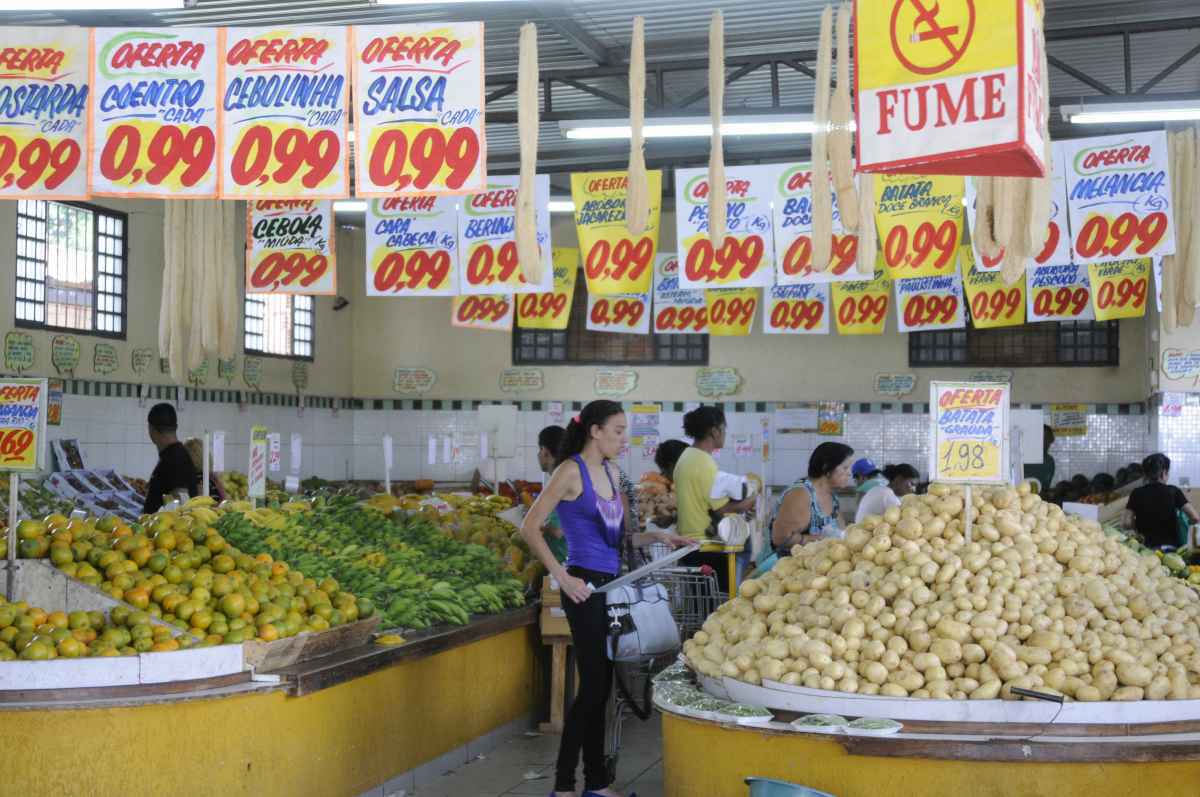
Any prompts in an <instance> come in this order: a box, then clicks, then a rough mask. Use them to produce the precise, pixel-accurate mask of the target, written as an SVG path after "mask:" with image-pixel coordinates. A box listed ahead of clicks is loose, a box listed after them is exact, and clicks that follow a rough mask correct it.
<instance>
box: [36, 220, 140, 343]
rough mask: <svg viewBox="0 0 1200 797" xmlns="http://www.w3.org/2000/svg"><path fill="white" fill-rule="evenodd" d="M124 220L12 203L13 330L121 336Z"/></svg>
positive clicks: (122, 334)
mask: <svg viewBox="0 0 1200 797" xmlns="http://www.w3.org/2000/svg"><path fill="white" fill-rule="evenodd" d="M127 232H128V217H127V216H126V215H125V214H124V213H121V212H119V211H115V210H108V209H106V208H100V207H95V206H92V205H85V204H82V203H75V202H47V201H43V200H26V199H22V200H19V201H18V202H17V236H16V238H17V285H16V308H15V309H16V323H17V325H18V326H23V327H38V328H44V329H61V330H69V331H72V332H83V333H85V334H88V335H99V336H103V337H114V338H124V337H125V313H126V294H127V287H128V285H127V282H126V279H127V277H126V257H127V252H128V246H127Z"/></svg>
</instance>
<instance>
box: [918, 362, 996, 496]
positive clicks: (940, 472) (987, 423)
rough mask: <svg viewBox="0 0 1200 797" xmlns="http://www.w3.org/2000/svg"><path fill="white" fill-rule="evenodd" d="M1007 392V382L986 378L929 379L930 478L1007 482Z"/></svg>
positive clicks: (957, 480)
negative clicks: (953, 380)
mask: <svg viewBox="0 0 1200 797" xmlns="http://www.w3.org/2000/svg"><path fill="white" fill-rule="evenodd" d="M1010 390H1011V386H1010V385H1008V384H1001V383H990V382H988V383H984V382H933V383H931V385H930V397H929V407H930V414H931V416H932V417H931V423H930V425H929V434H930V446H929V451H930V463H929V472H930V476H931V478H932V479H933V480H935V481H956V482H1002V481H1006V480H1007V478H1008V461H1009V457H1008V406H1009V393H1010Z"/></svg>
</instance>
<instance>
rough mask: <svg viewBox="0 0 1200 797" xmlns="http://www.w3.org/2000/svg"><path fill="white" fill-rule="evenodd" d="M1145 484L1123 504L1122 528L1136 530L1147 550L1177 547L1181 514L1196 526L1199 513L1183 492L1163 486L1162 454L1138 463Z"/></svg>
mask: <svg viewBox="0 0 1200 797" xmlns="http://www.w3.org/2000/svg"><path fill="white" fill-rule="evenodd" d="M1142 472H1143V474H1144V476H1145V478H1146V483H1145V484H1143V485H1142V486H1141V487H1138V488H1137V489H1136V490H1134V491H1133V492H1132V493H1130V494H1129V502H1128V503H1127V504H1126V505H1125V526H1126V528H1133V529H1136V530H1137V533H1138V536H1139V537H1141V538H1142V542H1143V543H1144V544H1145V545H1147V546H1148V547H1150V548H1162V547H1163V546H1167V545H1169V546H1179V545H1180V543H1181V542H1182V541H1181V540H1180V537H1181V535H1180V521H1179V513H1180V512H1182V513H1183V514H1184V515H1185V516H1186V517H1187V519H1188V521H1189V522H1191V523H1193V524H1194V523H1200V514H1198V513H1197V512H1196V509H1195V507H1193V506H1192V505H1191V503H1189V502H1188V498H1187V496H1186V495H1185V494H1184V492H1183V490H1180V489H1179V488H1178V487H1176V486H1175V485H1173V484H1167V479H1168V478H1169V477H1170V475H1171V460H1170V459H1169V458H1168V457H1167V455H1166V454H1151V455H1150V456H1148V457H1146V458H1145V459H1144V460H1142Z"/></svg>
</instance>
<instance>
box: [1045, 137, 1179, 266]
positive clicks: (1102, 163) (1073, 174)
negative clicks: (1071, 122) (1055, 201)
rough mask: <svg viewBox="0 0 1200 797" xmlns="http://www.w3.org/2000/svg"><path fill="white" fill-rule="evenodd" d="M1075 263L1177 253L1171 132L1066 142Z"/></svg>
mask: <svg viewBox="0 0 1200 797" xmlns="http://www.w3.org/2000/svg"><path fill="white" fill-rule="evenodd" d="M1062 146H1063V152H1064V159H1065V161H1066V169H1065V172H1066V177H1067V195H1068V207H1069V210H1070V217H1071V229H1072V231H1074V234H1075V240H1074V244H1073V247H1072V248H1073V257H1072V260H1073V262H1075V263H1104V262H1109V261H1113V260H1121V259H1122V258H1130V257H1133V258H1138V257H1161V256H1162V255H1172V254H1175V231H1174V226H1173V225H1174V222H1173V213H1174V208H1172V206H1171V178H1170V174H1169V172H1168V170H1167V153H1168V145H1167V134H1166V133H1165V132H1164V131H1162V130H1158V131H1155V132H1150V133H1126V134H1122V135H1119V136H1104V137H1102V138H1081V139H1071V140H1069V141H1064V142H1063V143H1062Z"/></svg>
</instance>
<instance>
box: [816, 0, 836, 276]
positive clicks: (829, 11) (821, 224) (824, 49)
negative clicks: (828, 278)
mask: <svg viewBox="0 0 1200 797" xmlns="http://www.w3.org/2000/svg"><path fill="white" fill-rule="evenodd" d="M832 38H833V7H832V6H825V10H824V11H823V12H821V37H820V41H819V42H818V44H817V86H816V95H815V97H814V100H813V123H814V129H813V134H812V197H813V202H812V206H813V238H812V240H813V253H812V267H813V270H814V271H824V270H825V269H827V268H829V260H830V258H832V257H833V195H832V193H831V192H830V182H829V70H830V66H831V62H832V60H833V54H832V52H831V51H832V49H833V43H832Z"/></svg>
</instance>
